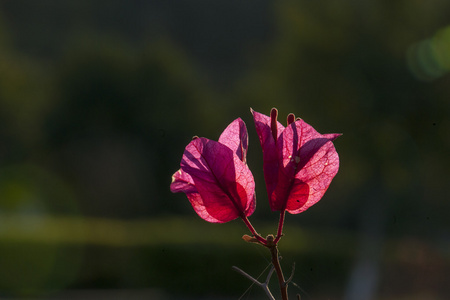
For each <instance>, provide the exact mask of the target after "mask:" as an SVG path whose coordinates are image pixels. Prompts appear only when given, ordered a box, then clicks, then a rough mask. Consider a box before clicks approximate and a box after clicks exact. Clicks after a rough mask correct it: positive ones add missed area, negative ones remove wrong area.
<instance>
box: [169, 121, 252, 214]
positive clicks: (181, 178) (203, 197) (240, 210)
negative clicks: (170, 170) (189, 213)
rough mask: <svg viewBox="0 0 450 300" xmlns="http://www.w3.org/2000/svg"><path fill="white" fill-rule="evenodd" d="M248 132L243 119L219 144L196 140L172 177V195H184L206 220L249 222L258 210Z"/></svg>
mask: <svg viewBox="0 0 450 300" xmlns="http://www.w3.org/2000/svg"><path fill="white" fill-rule="evenodd" d="M247 148H248V136H247V128H246V126H245V123H244V121H242V120H241V119H240V118H239V119H236V120H234V121H233V122H232V123H231V124H230V125H229V126H228V127H227V128H226V129H225V130H224V132H223V133H222V134H221V136H220V138H219V141H218V142H216V141H212V140H209V139H207V138H198V137H195V138H194V139H193V140H192V141H191V142H190V143H189V144H188V145H187V146H186V149H185V150H184V153H183V157H182V159H181V163H180V169H179V170H178V171H177V172H175V174H174V175H173V176H172V184H171V185H170V189H171V191H172V192H174V193H176V192H183V193H185V194H186V196H187V197H188V199H189V201H190V202H191V204H192V207H193V208H194V210H195V211H196V212H197V214H198V215H199V216H200V217H201V218H202V219H204V220H206V221H208V222H212V223H224V222H228V221H231V220H234V219H236V218H238V217H241V218H246V217H248V216H250V215H251V214H252V213H253V212H254V210H255V204H256V200H255V182H254V179H253V175H252V173H251V171H250V169H249V168H248V166H247V164H246V155H247Z"/></svg>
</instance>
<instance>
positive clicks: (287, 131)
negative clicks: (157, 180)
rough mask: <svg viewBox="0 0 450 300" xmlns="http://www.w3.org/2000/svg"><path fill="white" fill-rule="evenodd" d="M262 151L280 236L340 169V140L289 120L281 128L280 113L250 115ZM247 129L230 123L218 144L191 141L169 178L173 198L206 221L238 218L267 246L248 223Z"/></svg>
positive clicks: (251, 203) (251, 192)
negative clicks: (183, 199)
mask: <svg viewBox="0 0 450 300" xmlns="http://www.w3.org/2000/svg"><path fill="white" fill-rule="evenodd" d="M251 112H252V114H253V119H254V122H255V127H256V131H257V133H258V136H259V141H260V143H261V147H262V150H263V161H264V164H263V170H264V179H265V182H266V188H267V194H268V198H269V204H270V207H271V209H272V210H273V211H280V213H281V217H280V225H279V228H278V234H277V236H276V238H275V240H274V241H273V243H274V244H276V243H277V242H278V240H279V239H280V237H281V235H282V232H281V231H282V226H283V222H284V214H285V212H288V213H290V214H298V213H301V212H304V211H305V210H307V209H308V208H309V207H311V206H312V205H314V204H315V203H317V202H318V201H319V200H320V199H321V198H322V196H323V195H324V193H325V191H326V190H327V189H328V186H329V185H330V183H331V180H332V179H333V177H334V176H335V175H336V173H337V172H338V169H339V157H338V154H337V152H336V149H335V148H334V145H333V143H332V141H333V140H334V139H336V138H337V137H338V136H340V134H320V133H318V132H317V131H316V130H315V129H314V128H313V127H312V126H311V125H309V124H307V123H306V122H305V121H303V120H302V119H300V118H297V119H296V118H295V116H294V115H293V114H289V115H288V117H287V125H286V127H284V126H283V125H282V124H281V123H280V122H278V121H277V115H278V111H277V110H276V109H275V108H273V109H272V110H271V112H270V115H269V116H266V115H264V114H261V113H259V112H256V111H254V110H251ZM247 149H248V135H247V128H246V126H245V123H244V121H242V120H241V119H240V118H238V119H236V120H234V121H233V122H232V123H231V124H230V125H228V127H227V128H226V129H225V130H224V131H223V133H222V134H221V135H220V137H219V140H218V141H217V142H216V141H213V140H210V139H207V138H199V137H194V138H193V140H192V141H191V142H190V143H189V144H188V145H187V146H186V149H185V151H184V153H183V157H182V160H181V164H180V169H179V170H178V171H177V172H175V174H174V175H173V177H172V184H171V186H170V188H171V191H172V192H183V193H185V194H186V196H187V197H188V199H189V201H190V203H191V204H192V206H193V208H194V210H195V211H196V212H197V214H198V215H199V216H200V217H201V218H202V219H204V220H206V221H208V222H213V223H224V222H228V221H231V220H233V219H236V218H238V217H240V218H242V220H244V222H245V223H246V225H247V226H248V227H249V229H250V231H251V232H252V234H253V236H254V237H255V238H256V239H257V240H258V241H259V242H261V243H262V244H263V245H266V246H267V243H268V242H267V239H264V238H262V237H260V236H259V235H258V234H257V233H256V231H255V230H254V229H253V227H252V226H251V224H250V222H249V221H248V219H247V217H249V216H250V215H251V214H252V213H253V212H254V210H255V205H256V196H255V181H254V179H253V175H252V173H251V171H250V169H249V168H248V166H247V163H246V156H247Z"/></svg>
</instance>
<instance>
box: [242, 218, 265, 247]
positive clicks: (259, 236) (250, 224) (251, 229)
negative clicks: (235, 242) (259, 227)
mask: <svg viewBox="0 0 450 300" xmlns="http://www.w3.org/2000/svg"><path fill="white" fill-rule="evenodd" d="M241 219H242V221H244V223H245V225H246V226H247V228H248V229H249V230H250V232H251V233H252V234H253V236H254V237H255V238H256V239H257V240H258V241H259V242H260V243H261V244H263V245H264V246H266V245H267V240H266V239H265V238H263V237H262V236H261V235H259V233H257V232H256V230H255V228H254V227H253V225H252V223H250V221H249V219H248V218H247V217H246V216H241Z"/></svg>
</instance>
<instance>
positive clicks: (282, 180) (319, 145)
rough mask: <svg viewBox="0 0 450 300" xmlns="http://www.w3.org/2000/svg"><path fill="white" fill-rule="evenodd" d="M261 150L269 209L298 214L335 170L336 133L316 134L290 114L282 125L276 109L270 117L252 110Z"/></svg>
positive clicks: (314, 200) (321, 190)
mask: <svg viewBox="0 0 450 300" xmlns="http://www.w3.org/2000/svg"><path fill="white" fill-rule="evenodd" d="M252 114H253V119H254V121H255V126H256V131H257V133H258V136H259V140H260V143H261V147H262V150H263V161H264V165H263V170H264V179H265V181H266V188H267V193H268V196H269V203H270V207H271V209H272V210H273V211H287V212H289V213H291V214H297V213H301V212H303V211H305V210H307V209H308V208H309V207H311V206H312V205H314V204H315V203H317V202H318V201H319V200H320V199H321V198H322V196H323V195H324V193H325V191H326V190H327V189H328V187H329V185H330V183H331V181H332V179H333V178H334V176H335V175H336V173H337V172H338V169H339V156H338V154H337V152H336V149H335V148H334V145H333V142H332V141H333V140H334V139H336V138H337V137H338V136H340V134H320V133H318V132H317V131H316V130H315V129H314V128H313V127H312V126H311V125H309V124H307V123H306V122H305V121H303V120H302V119H296V120H295V117H294V115H292V114H291V115H289V116H288V125H287V126H286V127H284V126H283V125H282V124H281V123H280V122H278V121H277V114H278V112H277V110H276V109H275V108H273V109H272V111H271V113H270V116H266V115H264V114H261V113H258V112H256V111H253V110H252Z"/></svg>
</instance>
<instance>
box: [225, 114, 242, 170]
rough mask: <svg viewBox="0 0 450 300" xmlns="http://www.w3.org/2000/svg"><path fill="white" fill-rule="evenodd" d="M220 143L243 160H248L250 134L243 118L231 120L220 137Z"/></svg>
mask: <svg viewBox="0 0 450 300" xmlns="http://www.w3.org/2000/svg"><path fill="white" fill-rule="evenodd" d="M219 143H221V144H223V145H225V146H227V147H228V148H230V149H231V150H233V152H234V153H236V155H237V156H238V157H239V158H240V159H241V160H242V161H243V162H246V160H247V149H248V134H247V127H246V126H245V123H244V121H242V119H241V118H238V119H236V120H234V121H233V122H231V124H230V125H228V127H227V128H225V130H224V131H223V132H222V134H221V135H220V137H219Z"/></svg>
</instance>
